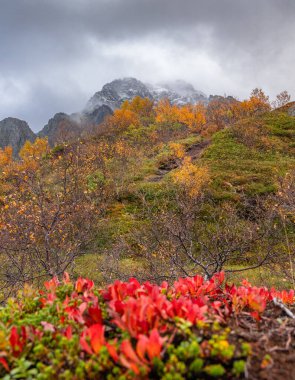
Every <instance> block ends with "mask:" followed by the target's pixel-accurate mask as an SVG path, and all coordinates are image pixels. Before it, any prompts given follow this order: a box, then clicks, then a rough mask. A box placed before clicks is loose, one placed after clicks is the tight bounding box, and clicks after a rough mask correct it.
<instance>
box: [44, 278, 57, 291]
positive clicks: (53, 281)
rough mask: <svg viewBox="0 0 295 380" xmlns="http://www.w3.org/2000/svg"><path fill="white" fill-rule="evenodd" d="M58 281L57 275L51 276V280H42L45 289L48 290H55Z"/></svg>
mask: <svg viewBox="0 0 295 380" xmlns="http://www.w3.org/2000/svg"><path fill="white" fill-rule="evenodd" d="M58 285H59V281H58V278H57V277H53V278H52V279H51V280H49V281H46V282H44V286H45V288H46V289H47V290H50V291H52V292H54V291H55V289H56V288H57V287H58Z"/></svg>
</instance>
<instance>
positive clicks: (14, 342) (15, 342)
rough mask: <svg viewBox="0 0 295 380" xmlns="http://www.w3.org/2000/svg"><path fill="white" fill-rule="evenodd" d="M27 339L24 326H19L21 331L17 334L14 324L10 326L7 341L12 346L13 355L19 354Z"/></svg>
mask: <svg viewBox="0 0 295 380" xmlns="http://www.w3.org/2000/svg"><path fill="white" fill-rule="evenodd" d="M26 341H27V334H26V328H25V327H24V326H22V327H21V332H20V334H19V332H18V330H17V328H16V327H15V326H13V327H12V329H11V332H10V337H9V342H10V345H11V348H12V353H13V355H14V356H19V355H20V354H21V352H22V351H23V348H24V346H25V344H26Z"/></svg>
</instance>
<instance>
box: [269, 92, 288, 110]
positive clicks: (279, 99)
mask: <svg viewBox="0 0 295 380" xmlns="http://www.w3.org/2000/svg"><path fill="white" fill-rule="evenodd" d="M290 100H291V95H290V94H289V93H288V91H286V90H285V91H282V92H280V93H279V94H278V95H277V96H276V99H275V101H274V102H273V103H272V106H273V108H280V107H283V106H285V105H286V104H288V103H289V102H290Z"/></svg>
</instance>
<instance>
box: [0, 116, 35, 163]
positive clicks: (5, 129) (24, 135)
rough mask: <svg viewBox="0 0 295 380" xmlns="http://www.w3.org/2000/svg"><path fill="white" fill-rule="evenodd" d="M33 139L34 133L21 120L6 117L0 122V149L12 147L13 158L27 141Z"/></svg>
mask: <svg viewBox="0 0 295 380" xmlns="http://www.w3.org/2000/svg"><path fill="white" fill-rule="evenodd" d="M35 138H36V135H35V133H34V132H33V131H32V130H31V128H30V127H29V125H28V124H27V123H26V122H25V121H23V120H20V119H16V118H13V117H8V118H6V119H3V120H2V121H0V148H4V147H6V146H8V145H10V146H12V148H13V154H14V156H17V154H18V152H19V150H20V149H21V147H22V146H23V145H24V143H25V142H26V141H27V140H29V141H34V140H35Z"/></svg>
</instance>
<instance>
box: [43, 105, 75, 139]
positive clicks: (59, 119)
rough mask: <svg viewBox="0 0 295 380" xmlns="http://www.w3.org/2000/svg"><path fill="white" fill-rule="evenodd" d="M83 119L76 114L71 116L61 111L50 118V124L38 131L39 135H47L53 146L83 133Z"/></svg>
mask: <svg viewBox="0 0 295 380" xmlns="http://www.w3.org/2000/svg"><path fill="white" fill-rule="evenodd" d="M81 129H82V120H81V118H80V117H79V116H78V115H76V117H71V116H70V115H67V114H65V113H62V112H59V113H57V114H55V115H54V116H53V118H51V119H49V121H48V124H46V125H45V127H44V128H43V129H42V131H40V132H39V133H38V136H39V137H47V138H48V142H49V144H50V145H51V146H53V145H55V144H58V143H62V142H64V141H70V140H72V139H73V138H76V137H78V136H79V135H80V134H81Z"/></svg>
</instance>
